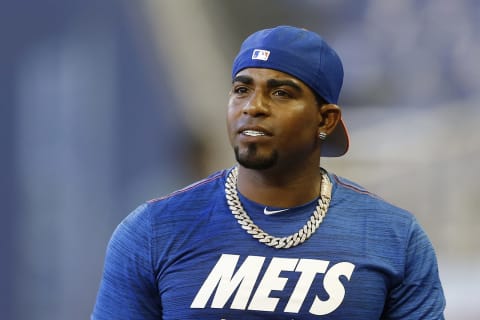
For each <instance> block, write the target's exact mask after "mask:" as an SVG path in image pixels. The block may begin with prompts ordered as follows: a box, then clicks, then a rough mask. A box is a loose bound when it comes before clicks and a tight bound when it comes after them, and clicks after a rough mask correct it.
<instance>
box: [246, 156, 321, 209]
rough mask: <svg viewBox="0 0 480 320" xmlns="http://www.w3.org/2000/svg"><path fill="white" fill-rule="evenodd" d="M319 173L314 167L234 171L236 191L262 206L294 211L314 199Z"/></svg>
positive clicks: (319, 180) (318, 187)
mask: <svg viewBox="0 0 480 320" xmlns="http://www.w3.org/2000/svg"><path fill="white" fill-rule="evenodd" d="M321 180H322V177H321V172H320V168H319V166H318V164H315V165H311V166H307V167H306V168H301V169H299V170H293V169H287V170H285V169H283V170H275V169H267V170H253V169H247V168H244V167H242V166H239V168H238V182H237V188H238V190H239V191H240V192H241V193H242V194H243V195H244V196H245V197H247V198H249V199H250V200H252V201H255V202H258V203H261V204H263V205H266V206H275V207H285V208H288V207H295V206H298V205H302V204H304V203H307V202H309V201H312V200H314V199H316V198H318V196H319V194H320V184H321Z"/></svg>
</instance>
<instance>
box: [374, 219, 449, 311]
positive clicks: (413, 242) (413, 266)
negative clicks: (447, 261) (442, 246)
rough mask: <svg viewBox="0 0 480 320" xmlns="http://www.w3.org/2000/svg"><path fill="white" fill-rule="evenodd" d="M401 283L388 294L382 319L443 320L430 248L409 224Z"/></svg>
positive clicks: (421, 233)
mask: <svg viewBox="0 0 480 320" xmlns="http://www.w3.org/2000/svg"><path fill="white" fill-rule="evenodd" d="M405 261H406V262H405V273H404V277H403V281H402V282H401V283H399V284H398V285H397V286H396V287H395V288H394V289H393V290H392V291H391V292H390V294H389V297H388V300H387V305H386V310H385V314H384V317H383V318H382V319H402V320H418V319H429V320H441V319H444V309H445V297H444V293H443V289H442V285H441V282H440V278H439V273H438V264H437V258H436V255H435V251H434V248H433V246H432V244H431V242H430V240H429V239H428V237H427V235H426V233H425V232H424V230H423V229H422V228H421V226H420V225H419V224H418V223H417V222H416V221H413V222H412V226H411V229H410V237H409V238H408V242H407V247H406V260H405Z"/></svg>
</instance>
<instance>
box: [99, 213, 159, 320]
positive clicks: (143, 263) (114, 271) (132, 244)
mask: <svg viewBox="0 0 480 320" xmlns="http://www.w3.org/2000/svg"><path fill="white" fill-rule="evenodd" d="M150 239H151V223H150V218H149V207H148V205H146V204H145V205H142V206H140V207H138V208H137V209H136V210H135V211H133V212H132V213H131V214H130V215H129V216H128V217H127V218H125V220H124V221H122V222H121V223H120V225H119V226H118V227H117V228H116V230H115V231H114V233H113V235H112V237H111V239H110V241H109V244H108V246H107V252H106V257H105V266H104V270H103V276H102V280H101V282H100V288H99V291H98V294H97V300H96V303H95V307H94V310H93V313H92V315H91V319H92V320H104V319H105V320H106V319H108V320H111V319H116V320H122V319H130V320H131V319H142V320H147V319H161V304H160V298H159V295H158V290H157V288H156V285H155V275H154V272H153V267H152V257H151V240H150Z"/></svg>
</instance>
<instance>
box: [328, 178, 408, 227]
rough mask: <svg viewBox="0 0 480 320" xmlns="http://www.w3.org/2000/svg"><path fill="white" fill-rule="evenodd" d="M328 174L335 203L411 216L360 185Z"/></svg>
mask: <svg viewBox="0 0 480 320" xmlns="http://www.w3.org/2000/svg"><path fill="white" fill-rule="evenodd" d="M329 175H330V179H331V180H332V184H333V190H332V193H333V196H332V198H335V200H336V203H337V204H339V205H344V206H347V207H356V208H358V209H360V210H366V211H369V212H373V211H378V212H388V213H390V214H391V213H395V215H397V216H400V217H404V218H407V219H411V218H413V214H412V213H411V212H409V211H407V210H405V209H403V208H400V207H398V206H396V205H394V204H392V203H390V202H388V201H386V200H385V199H383V198H382V197H380V196H379V195H377V194H376V193H373V192H371V191H369V190H367V189H366V188H365V187H363V186H362V185H360V184H358V183H356V182H354V181H351V180H349V179H347V178H344V177H341V176H338V175H336V174H333V173H330V174H329Z"/></svg>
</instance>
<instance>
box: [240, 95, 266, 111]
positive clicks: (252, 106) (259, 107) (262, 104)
mask: <svg viewBox="0 0 480 320" xmlns="http://www.w3.org/2000/svg"><path fill="white" fill-rule="evenodd" d="M243 113H244V114H246V115H249V116H251V117H261V116H265V115H267V114H268V113H269V108H268V103H267V102H266V99H265V97H264V96H263V94H262V93H261V92H254V93H253V94H252V95H251V97H250V99H249V100H248V101H247V102H246V103H245V105H244V106H243Z"/></svg>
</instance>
